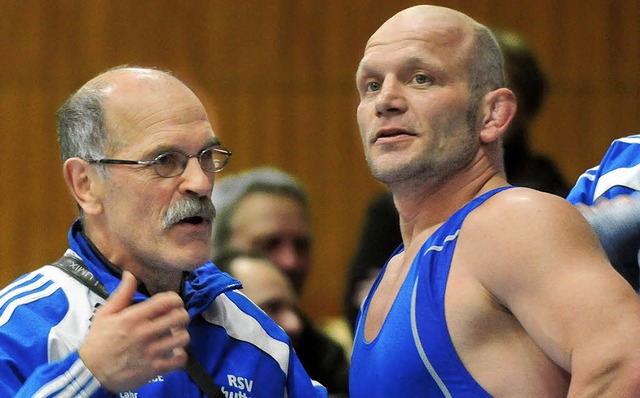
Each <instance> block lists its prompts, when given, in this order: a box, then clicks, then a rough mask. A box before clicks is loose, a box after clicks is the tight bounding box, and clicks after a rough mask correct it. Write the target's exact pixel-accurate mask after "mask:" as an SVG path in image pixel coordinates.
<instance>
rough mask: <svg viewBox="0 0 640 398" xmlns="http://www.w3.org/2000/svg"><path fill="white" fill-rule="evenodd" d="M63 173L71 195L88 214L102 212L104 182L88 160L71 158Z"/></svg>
mask: <svg viewBox="0 0 640 398" xmlns="http://www.w3.org/2000/svg"><path fill="white" fill-rule="evenodd" d="M62 173H63V177H64V180H65V182H66V183H67V186H68V187H69V191H71V195H73V198H74V199H75V200H76V202H77V203H78V205H79V206H80V207H82V210H83V211H84V212H85V213H86V214H97V213H99V212H100V211H101V210H102V202H101V201H100V197H101V196H100V192H101V191H102V189H103V181H102V179H101V178H100V176H99V175H98V173H97V171H96V170H95V168H94V167H92V166H91V164H89V163H88V162H87V161H86V160H83V159H80V158H69V159H67V160H66V161H65V162H64V165H63V166H62Z"/></svg>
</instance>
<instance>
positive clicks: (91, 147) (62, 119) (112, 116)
mask: <svg viewBox="0 0 640 398" xmlns="http://www.w3.org/2000/svg"><path fill="white" fill-rule="evenodd" d="M169 102H170V103H171V104H172V106H173V107H174V108H175V106H182V107H185V109H187V108H188V109H191V112H194V111H195V112H199V115H198V118H199V119H206V114H205V112H204V108H203V107H202V104H201V103H200V101H199V100H198V98H197V97H196V96H195V94H193V92H192V91H191V90H190V89H189V88H188V87H187V86H186V85H184V84H183V83H182V82H181V81H180V80H178V79H177V78H176V77H175V76H173V75H172V74H171V73H170V72H165V71H161V70H157V69H152V68H143V67H129V66H118V67H115V68H113V69H110V70H108V71H106V72H104V73H101V74H100V75H98V76H96V77H94V78H93V79H91V80H89V81H88V82H87V83H86V84H84V85H83V86H82V87H81V88H80V89H78V91H76V92H75V93H74V94H72V95H71V96H70V97H69V99H67V101H66V102H65V103H64V105H63V106H62V107H61V108H60V110H59V111H58V115H57V116H58V141H59V143H60V148H61V154H62V159H63V160H66V159H68V158H70V157H79V158H83V159H97V158H101V157H103V156H104V155H105V152H106V151H107V150H109V149H111V150H113V149H116V148H118V147H119V146H120V145H122V144H123V142H122V137H119V136H118V135H114V134H111V133H112V132H114V131H126V129H127V127H128V126H127V120H129V121H131V120H136V119H139V118H141V117H145V114H146V115H148V114H150V112H153V111H154V109H158V110H159V109H161V107H162V106H164V107H165V109H166V108H167V105H168V104H169ZM198 108H200V109H198Z"/></svg>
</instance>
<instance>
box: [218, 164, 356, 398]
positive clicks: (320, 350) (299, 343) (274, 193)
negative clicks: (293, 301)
mask: <svg viewBox="0 0 640 398" xmlns="http://www.w3.org/2000/svg"><path fill="white" fill-rule="evenodd" d="M212 200H213V203H214V205H215V207H216V210H217V216H216V222H215V223H214V225H213V249H212V257H214V258H215V257H217V256H218V255H219V253H221V252H222V251H223V250H226V249H232V248H234V249H239V250H245V251H254V252H257V253H260V254H262V255H264V256H265V257H267V258H269V259H270V260H271V261H272V262H273V263H274V264H275V265H276V266H277V267H278V268H279V269H280V270H281V271H282V272H283V273H284V274H285V275H286V276H287V277H288V279H289V281H290V282H291V285H292V287H293V289H294V291H295V293H296V295H297V296H298V298H299V297H300V295H301V294H302V291H303V288H304V284H305V282H306V280H307V277H308V275H309V271H310V269H311V261H310V260H311V256H310V252H311V246H312V233H311V225H310V214H309V200H308V195H307V191H306V189H305V187H304V186H303V184H302V183H301V182H300V181H298V179H297V178H295V177H294V176H292V175H291V174H288V173H285V172H283V171H281V170H278V169H276V168H273V167H258V168H254V169H249V170H246V171H243V172H241V173H237V174H227V175H225V176H224V177H223V178H222V179H220V180H219V181H217V182H216V184H215V186H214V188H213V195H212ZM298 316H299V317H300V319H301V320H302V330H301V332H300V334H299V336H297V337H296V339H295V341H294V348H295V350H296V353H297V354H298V356H299V358H300V361H301V362H302V364H303V365H304V366H305V369H306V370H307V372H308V373H309V375H310V376H311V378H313V379H314V380H317V381H318V382H320V383H322V385H324V386H325V387H326V388H327V390H328V391H329V393H330V394H338V393H343V394H347V393H348V391H349V387H348V383H349V382H348V368H349V361H348V357H347V356H346V355H345V351H344V349H343V346H342V345H341V344H340V343H338V342H337V341H336V340H334V339H333V338H332V337H330V336H329V335H328V334H326V333H325V332H324V331H322V330H321V329H320V328H319V327H317V326H316V325H315V324H314V323H313V322H312V320H311V319H310V318H309V317H308V316H306V314H305V313H304V312H303V311H301V310H299V311H298Z"/></svg>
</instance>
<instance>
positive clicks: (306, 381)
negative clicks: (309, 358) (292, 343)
mask: <svg viewBox="0 0 640 398" xmlns="http://www.w3.org/2000/svg"><path fill="white" fill-rule="evenodd" d="M288 374H289V377H288V380H287V391H288V397H289V398H307V397H309V398H327V389H326V388H325V387H324V386H323V385H322V384H320V383H318V382H316V381H315V380H311V378H310V377H309V375H308V374H307V372H306V370H304V367H303V366H302V364H301V363H300V360H299V359H298V356H297V355H296V352H295V350H294V349H293V347H292V348H291V350H290V355H289V372H288Z"/></svg>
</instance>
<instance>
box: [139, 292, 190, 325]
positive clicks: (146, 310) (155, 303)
mask: <svg viewBox="0 0 640 398" xmlns="http://www.w3.org/2000/svg"><path fill="white" fill-rule="evenodd" d="M127 314H128V316H131V317H134V318H136V319H138V320H140V319H145V320H148V321H160V320H164V321H165V322H176V323H175V326H179V325H185V324H186V323H188V322H189V315H188V313H187V310H186V309H185V308H184V303H183V302H182V299H181V298H180V296H178V294H177V293H175V292H163V293H158V294H155V295H153V296H151V297H150V298H148V299H147V300H145V301H142V302H140V303H137V304H136V305H133V306H131V307H129V308H128V309H127ZM165 318H167V319H165ZM172 320H173V321H172ZM172 325H174V324H173V323H170V324H168V326H172Z"/></svg>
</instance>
